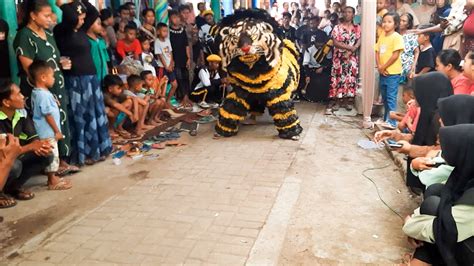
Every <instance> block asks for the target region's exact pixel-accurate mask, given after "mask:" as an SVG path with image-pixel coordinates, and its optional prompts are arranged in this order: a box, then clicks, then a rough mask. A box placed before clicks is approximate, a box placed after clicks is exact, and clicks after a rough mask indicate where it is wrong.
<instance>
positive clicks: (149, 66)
mask: <svg viewBox="0 0 474 266" xmlns="http://www.w3.org/2000/svg"><path fill="white" fill-rule="evenodd" d="M138 40H139V41H140V45H141V47H142V54H141V55H140V62H141V63H142V65H143V69H144V70H146V71H150V72H151V74H152V75H153V76H155V77H156V68H158V62H157V61H156V59H155V57H154V55H153V53H152V52H151V51H150V49H151V46H150V40H149V39H148V38H147V37H146V36H140V38H138Z"/></svg>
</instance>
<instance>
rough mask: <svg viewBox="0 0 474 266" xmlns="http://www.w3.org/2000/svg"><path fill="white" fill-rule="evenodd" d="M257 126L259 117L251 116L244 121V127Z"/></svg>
mask: <svg viewBox="0 0 474 266" xmlns="http://www.w3.org/2000/svg"><path fill="white" fill-rule="evenodd" d="M256 124H257V117H256V116H255V115H250V116H249V117H247V118H246V119H245V120H244V121H242V125H246V126H254V125H256Z"/></svg>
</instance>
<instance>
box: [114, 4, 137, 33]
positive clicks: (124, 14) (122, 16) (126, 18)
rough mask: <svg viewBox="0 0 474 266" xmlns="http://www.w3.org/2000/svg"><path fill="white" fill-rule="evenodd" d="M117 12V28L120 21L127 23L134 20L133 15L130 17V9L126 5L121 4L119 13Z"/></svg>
mask: <svg viewBox="0 0 474 266" xmlns="http://www.w3.org/2000/svg"><path fill="white" fill-rule="evenodd" d="M117 14H118V16H117V17H116V18H115V25H116V28H117V25H118V24H119V23H120V22H122V23H124V24H125V25H127V24H128V23H129V22H130V21H131V20H132V19H131V17H130V9H129V8H128V7H127V6H126V5H121V6H120V7H119V8H118V13H117ZM135 26H136V25H135Z"/></svg>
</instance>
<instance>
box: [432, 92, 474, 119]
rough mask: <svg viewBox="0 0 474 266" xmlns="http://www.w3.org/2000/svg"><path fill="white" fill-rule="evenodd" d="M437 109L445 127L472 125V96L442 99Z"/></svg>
mask: <svg viewBox="0 0 474 266" xmlns="http://www.w3.org/2000/svg"><path fill="white" fill-rule="evenodd" d="M438 108H439V115H440V117H441V119H442V120H443V124H444V125H445V126H452V125H458V124H474V96H471V95H465V94H457V95H452V96H449V97H447V98H442V99H439V100H438Z"/></svg>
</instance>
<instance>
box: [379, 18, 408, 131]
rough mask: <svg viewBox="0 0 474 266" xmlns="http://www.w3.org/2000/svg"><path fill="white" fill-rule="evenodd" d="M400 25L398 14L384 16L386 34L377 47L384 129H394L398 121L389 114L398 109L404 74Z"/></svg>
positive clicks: (380, 38)
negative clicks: (398, 97) (399, 88)
mask: <svg viewBox="0 0 474 266" xmlns="http://www.w3.org/2000/svg"><path fill="white" fill-rule="evenodd" d="M399 25H400V17H399V16H398V14H397V13H394V12H389V13H387V14H385V15H384V16H383V21H382V28H383V30H384V34H383V35H381V36H379V39H378V41H377V44H376V45H375V52H376V57H375V58H376V60H377V68H378V70H379V73H380V80H379V86H380V93H381V94H382V99H383V102H384V109H385V113H384V121H385V123H384V124H383V126H384V127H387V128H392V129H394V128H395V127H396V121H395V120H393V119H390V117H389V114H390V112H391V111H395V109H396V108H397V94H398V84H399V83H400V78H401V74H402V70H403V69H402V60H401V58H400V54H401V53H402V52H403V49H404V43H403V37H402V36H401V35H400V34H398V32H396V31H395V30H396V29H397V28H398V26H399Z"/></svg>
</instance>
